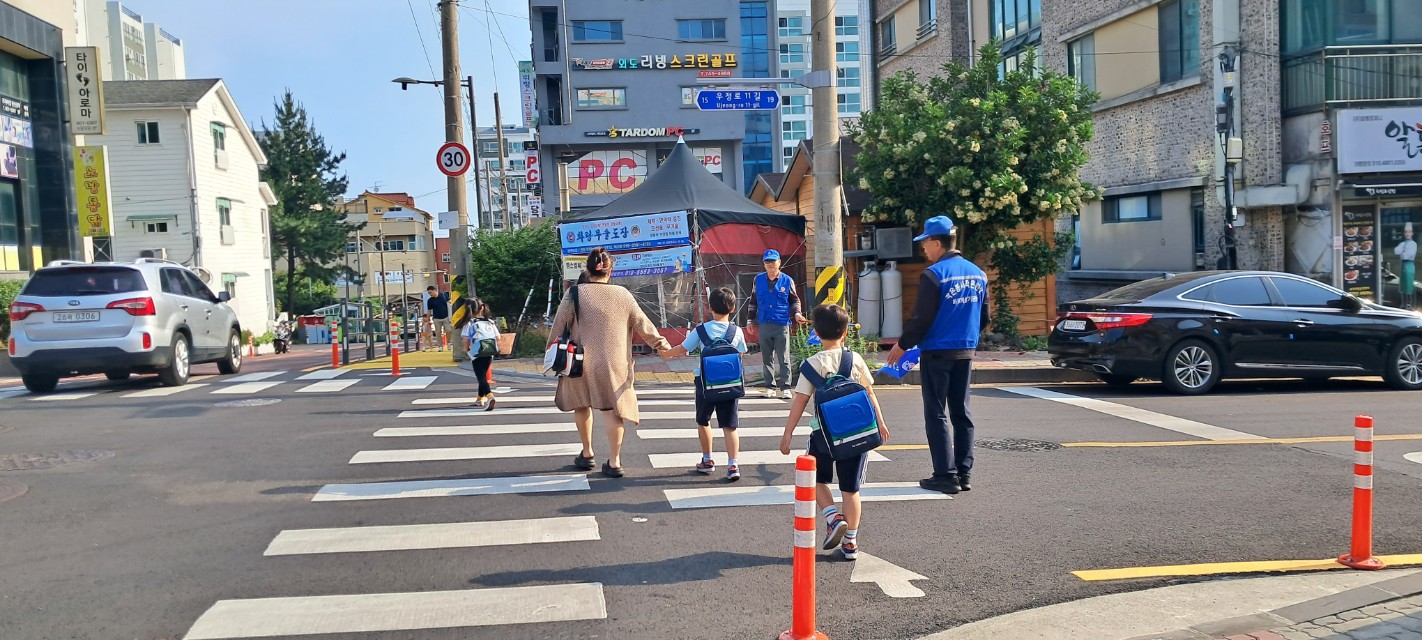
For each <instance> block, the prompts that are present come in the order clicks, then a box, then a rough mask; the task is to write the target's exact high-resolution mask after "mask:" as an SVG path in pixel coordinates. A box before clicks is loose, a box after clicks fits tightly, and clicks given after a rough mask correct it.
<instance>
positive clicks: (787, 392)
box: [780, 389, 795, 400]
mask: <svg viewBox="0 0 1422 640" xmlns="http://www.w3.org/2000/svg"><path fill="white" fill-rule="evenodd" d="M780 397H782V398H785V399H786V400H793V399H794V398H795V392H794V391H792V390H790V389H785V390H783V391H781V392H780Z"/></svg>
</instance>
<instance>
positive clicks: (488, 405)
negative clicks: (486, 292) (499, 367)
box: [464, 297, 499, 411]
mask: <svg viewBox="0 0 1422 640" xmlns="http://www.w3.org/2000/svg"><path fill="white" fill-rule="evenodd" d="M469 309H470V310H471V311H472V313H473V316H474V318H473V319H472V320H470V321H469V324H468V325H465V327H464V349H465V350H466V351H468V352H469V359H470V360H472V361H473V363H474V374H475V376H477V377H478V378H479V399H478V400H476V401H475V402H474V405H475V406H479V407H483V408H484V410H485V411H493V409H494V390H493V389H490V388H489V367H491V366H493V364H494V356H495V355H497V354H498V353H499V326H498V325H497V324H494V321H493V320H490V319H489V305H487V304H485V303H484V301H483V300H481V299H479V298H474V297H471V298H470V299H469Z"/></svg>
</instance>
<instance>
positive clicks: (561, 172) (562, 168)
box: [558, 162, 573, 217]
mask: <svg viewBox="0 0 1422 640" xmlns="http://www.w3.org/2000/svg"><path fill="white" fill-rule="evenodd" d="M572 200H573V196H572V194H570V193H568V163H566V162H559V163H558V215H559V217H567V216H568V210H569V209H572V208H573V207H572Z"/></svg>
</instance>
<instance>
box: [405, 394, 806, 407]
mask: <svg viewBox="0 0 1422 640" xmlns="http://www.w3.org/2000/svg"><path fill="white" fill-rule="evenodd" d="M692 400H693V398H691V397H689V396H688V397H686V398H681V399H674V398H650V399H642V398H638V399H637V406H639V407H684V406H687V404H688V403H690V402H692ZM468 403H469V397H468V396H463V397H459V396H456V397H452V398H416V399H414V400H411V401H410V404H414V405H440V404H468ZM499 404H503V405H509V404H545V405H552V404H553V396H510V397H501V398H499ZM748 404H754V405H762V404H768V405H780V406H782V407H789V406H790V405H789V404H788V403H786V402H785V401H784V400H776V399H774V398H741V401H740V405H741V406H745V405H748Z"/></svg>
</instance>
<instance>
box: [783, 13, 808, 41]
mask: <svg viewBox="0 0 1422 640" xmlns="http://www.w3.org/2000/svg"><path fill="white" fill-rule="evenodd" d="M804 35H805V18H803V17H801V16H795V17H789V18H781V19H780V37H782V38H798V37H801V36H804Z"/></svg>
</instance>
